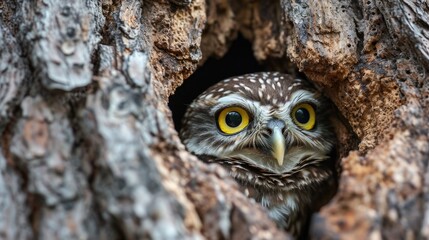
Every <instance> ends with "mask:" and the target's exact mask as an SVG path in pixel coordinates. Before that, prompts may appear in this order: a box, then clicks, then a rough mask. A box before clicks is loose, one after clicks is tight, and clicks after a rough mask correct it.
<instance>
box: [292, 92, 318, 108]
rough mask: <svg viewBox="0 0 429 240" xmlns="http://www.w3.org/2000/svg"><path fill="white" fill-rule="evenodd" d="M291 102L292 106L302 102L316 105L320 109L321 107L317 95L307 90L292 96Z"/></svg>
mask: <svg viewBox="0 0 429 240" xmlns="http://www.w3.org/2000/svg"><path fill="white" fill-rule="evenodd" d="M290 102H291V103H290V104H291V105H292V106H293V105H296V104H298V103H301V102H308V103H311V104H313V105H315V106H316V107H319V105H320V102H319V101H317V95H316V94H315V93H313V92H310V91H306V90H298V91H296V92H294V93H293V94H292V97H291V101H290Z"/></svg>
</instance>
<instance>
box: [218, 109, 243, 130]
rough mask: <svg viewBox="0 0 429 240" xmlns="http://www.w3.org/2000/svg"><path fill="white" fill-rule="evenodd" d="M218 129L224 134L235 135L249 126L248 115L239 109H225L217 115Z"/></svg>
mask: <svg viewBox="0 0 429 240" xmlns="http://www.w3.org/2000/svg"><path fill="white" fill-rule="evenodd" d="M217 125H218V128H219V129H220V130H221V131H222V132H223V133H225V134H235V133H238V132H240V131H242V130H243V129H244V128H246V127H247V125H249V114H248V113H247V111H246V110H244V109H243V108H241V107H227V108H224V109H222V110H221V111H220V112H219V114H218V115H217Z"/></svg>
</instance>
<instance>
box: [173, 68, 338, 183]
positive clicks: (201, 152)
mask: <svg viewBox="0 0 429 240" xmlns="http://www.w3.org/2000/svg"><path fill="white" fill-rule="evenodd" d="M329 114H330V112H329V104H328V103H327V101H326V99H325V98H324V97H323V96H322V95H321V93H320V92H318V91H317V90H316V89H315V88H314V87H312V86H311V85H310V84H309V83H307V82H305V81H304V80H300V79H294V78H292V77H291V76H289V75H286V74H280V73H255V74H248V75H243V76H239V77H233V78H229V79H226V80H223V81H221V82H219V83H217V84H216V85H214V86H212V87H210V88H209V89H207V90H206V91H205V92H203V93H202V94H201V95H200V96H199V97H198V98H197V99H195V100H194V101H193V102H192V104H191V105H190V106H189V108H188V110H187V112H186V114H185V117H184V120H183V125H182V129H181V133H180V135H181V138H182V141H183V142H184V144H185V145H186V147H187V149H188V150H189V151H191V152H192V153H194V154H196V155H198V156H200V158H202V159H209V160H210V161H211V162H218V163H221V164H224V165H230V166H236V167H239V168H241V169H247V170H252V171H251V172H252V174H260V173H261V172H262V173H264V174H272V175H275V174H288V173H292V172H294V171H298V170H300V169H302V168H303V167H305V166H306V165H309V164H312V163H314V162H317V161H323V160H324V159H327V158H328V156H329V153H330V152H331V151H332V148H333V144H334V142H335V137H334V134H333V131H332V130H331V128H330V121H329V118H328V116H329ZM248 172H250V171H248Z"/></svg>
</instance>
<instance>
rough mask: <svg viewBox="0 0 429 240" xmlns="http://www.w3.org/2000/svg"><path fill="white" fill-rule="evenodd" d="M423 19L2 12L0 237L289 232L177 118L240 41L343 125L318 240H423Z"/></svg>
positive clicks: (219, 9) (422, 7) (408, 12)
mask: <svg viewBox="0 0 429 240" xmlns="http://www.w3.org/2000/svg"><path fill="white" fill-rule="evenodd" d="M428 16H429V5H428V2H427V1H423V0H383V1H336V0H332V1H294V0H281V1H280V0H278V1H273V2H272V4H268V3H267V1H264V0H259V1H248V0H230V1H227V0H209V1H204V0H193V1H188V0H171V1H167V0H155V1H139V0H123V1H110V0H103V1H84V0H75V1H60V0H46V1H26V0H18V1H14V0H3V1H1V2H0V46H1V50H0V132H1V133H2V134H1V139H0V146H1V151H0V239H285V238H288V235H287V233H286V232H284V231H283V230H282V229H278V228H277V227H276V226H275V224H274V223H273V222H272V221H271V220H270V219H269V218H268V217H267V215H266V213H265V211H264V210H263V209H262V207H261V206H259V205H258V204H257V203H255V202H254V201H252V200H250V199H247V198H246V197H245V196H244V195H243V194H242V193H240V192H239V190H238V187H237V185H236V183H235V182H234V181H233V180H232V179H231V178H230V177H229V176H227V174H226V173H225V171H224V170H223V169H222V168H220V167H219V166H216V165H206V164H204V163H202V162H201V161H199V160H198V159H196V158H195V157H194V156H192V155H191V154H189V153H188V152H187V151H186V149H184V147H183V145H182V144H181V142H180V140H179V138H178V136H177V132H176V131H175V129H174V127H173V125H172V122H171V111H170V109H168V107H167V100H168V96H170V95H171V94H173V93H174V91H175V89H176V88H177V87H178V86H180V85H181V84H182V83H183V80H184V79H186V78H187V77H188V76H189V75H190V74H192V73H193V72H194V71H195V70H196V68H197V66H198V65H201V64H203V63H204V61H205V60H206V59H207V58H208V57H209V56H211V55H215V56H217V57H220V56H222V55H223V54H225V53H226V52H227V50H228V47H229V45H230V43H231V42H232V41H233V40H234V39H235V38H236V36H237V35H238V33H241V34H242V35H243V36H245V37H246V38H247V39H248V40H250V41H251V42H252V44H253V51H254V54H255V57H256V58H257V59H258V60H260V61H263V62H264V63H265V64H266V65H268V68H269V69H276V70H280V71H284V72H293V71H294V69H295V67H296V68H298V69H299V71H301V72H302V73H303V74H305V75H306V76H307V77H308V78H309V80H311V81H313V82H314V83H316V84H317V85H319V87H320V88H321V89H322V90H323V91H324V92H325V94H326V95H328V96H329V97H330V98H331V99H332V101H333V102H334V103H335V105H336V106H337V107H338V111H339V115H342V116H343V118H344V123H341V122H339V123H338V124H337V126H336V133H337V135H338V139H339V149H338V152H339V163H340V165H341V169H342V172H341V176H340V186H339V190H338V193H337V195H336V196H335V197H334V199H333V200H332V201H331V202H330V203H329V204H328V205H327V206H325V207H324V208H322V209H321V211H320V213H318V214H317V215H315V216H314V217H313V224H312V225H311V227H310V237H312V238H315V239H322V238H344V239H348V238H350V239H366V238H371V239H379V238H388V239H394V238H398V239H404V238H407V239H424V238H427V237H428V236H429V210H428V209H429V208H428V201H427V199H429V198H428V178H429V175H428V172H429V171H428V169H427V166H428V160H429V139H428V138H429V137H428V136H429V124H428V122H429V117H428V116H429V107H428V103H429V84H428V83H429V81H428V71H429V33H428V31H429V30H428V29H429V28H428V24H427V23H428V22H429V19H428ZM201 81H204V79H202V80H201ZM351 150H353V151H351Z"/></svg>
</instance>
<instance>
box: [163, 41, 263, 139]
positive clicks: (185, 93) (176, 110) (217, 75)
mask: <svg viewBox="0 0 429 240" xmlns="http://www.w3.org/2000/svg"><path fill="white" fill-rule="evenodd" d="M229 49H230V50H229V51H228V53H227V54H226V55H225V56H224V57H223V58H221V59H215V58H209V59H208V60H207V61H206V62H205V63H204V65H202V66H201V67H200V68H198V69H197V70H196V71H195V72H194V74H192V75H191V76H190V77H189V78H188V79H186V80H185V81H184V83H183V84H182V86H180V87H179V88H177V90H176V92H175V93H174V94H173V95H172V96H171V97H170V100H169V104H168V105H169V107H170V109H171V111H172V112H173V121H174V125H175V127H176V130H177V131H179V130H180V126H181V120H182V117H183V115H184V114H185V111H186V108H187V106H188V105H189V104H190V103H191V102H192V100H194V99H195V98H197V96H198V95H200V94H201V93H202V92H204V90H206V89H207V88H209V87H210V86H212V85H214V84H215V83H217V82H220V81H221V80H223V79H225V78H228V77H232V76H237V75H242V74H246V73H253V72H260V71H263V70H264V69H263V67H262V65H260V64H259V63H258V61H257V60H256V59H255V57H254V56H253V51H252V45H251V44H250V42H249V41H247V40H246V39H244V38H243V37H242V36H238V38H237V39H236V40H235V41H234V42H233V43H232V45H231V47H230V48H229Z"/></svg>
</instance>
